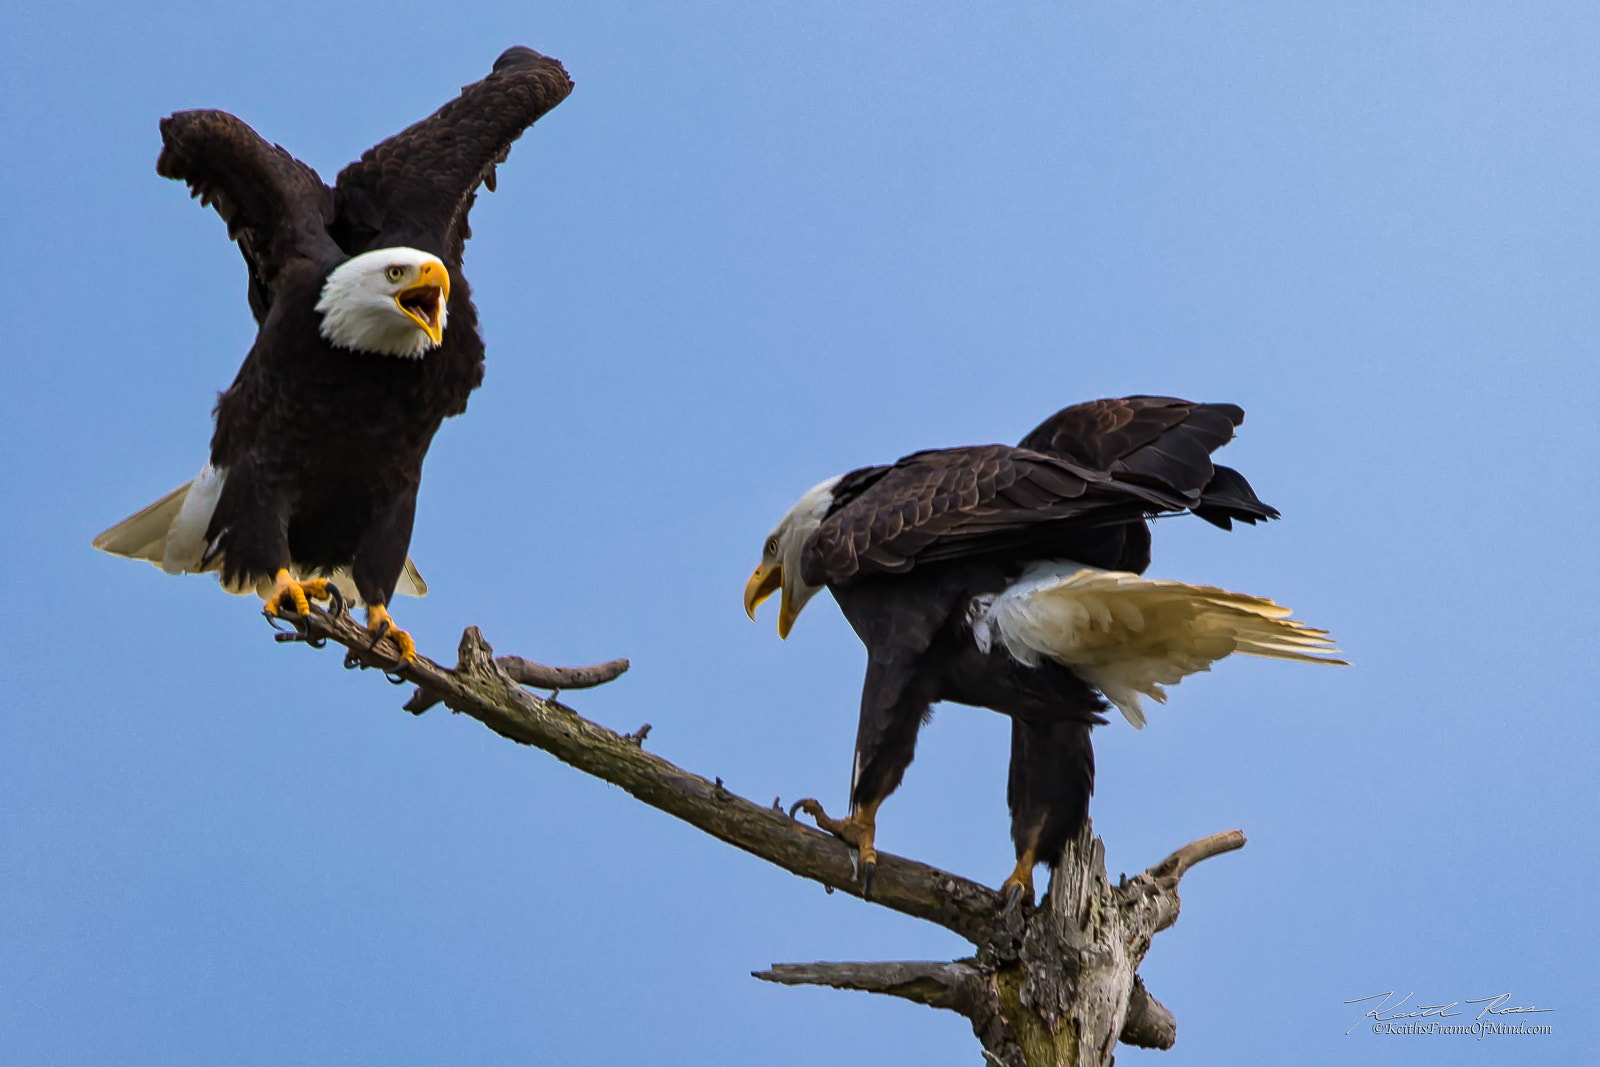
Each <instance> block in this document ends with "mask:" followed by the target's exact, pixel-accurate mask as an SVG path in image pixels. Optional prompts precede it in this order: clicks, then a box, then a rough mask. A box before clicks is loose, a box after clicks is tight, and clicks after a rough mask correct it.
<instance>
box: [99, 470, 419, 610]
mask: <svg viewBox="0 0 1600 1067" xmlns="http://www.w3.org/2000/svg"><path fill="white" fill-rule="evenodd" d="M225 478H226V473H225V472H224V471H220V470H218V469H217V468H215V467H213V466H211V465H210V464H207V465H206V466H205V467H203V468H201V470H200V473H199V474H198V475H196V476H195V477H194V478H193V479H191V480H190V481H187V482H184V483H183V484H182V485H180V486H178V488H176V489H174V490H173V491H172V492H170V493H168V494H167V495H166V496H164V497H162V498H161V499H160V500H157V501H156V502H155V503H154V504H151V505H150V506H149V507H146V508H142V509H140V510H139V511H137V512H135V513H134V514H133V515H130V516H129V517H128V518H126V519H123V520H122V521H121V522H119V523H117V524H116V525H115V526H113V527H111V528H110V529H109V530H105V531H103V532H102V533H101V534H100V535H99V536H98V537H96V538H95V539H94V547H95V548H97V549H99V550H100V551H101V552H109V553H110V554H111V555H113V556H124V557H126V558H128V559H142V560H144V561H145V562H147V563H151V564H154V565H155V566H157V567H160V568H161V569H162V570H164V571H166V572H167V573H168V574H197V573H202V572H205V571H216V570H221V569H222V557H221V555H220V554H219V555H216V556H213V557H212V558H211V559H209V560H207V559H204V555H205V548H206V545H205V534H206V530H207V528H208V527H209V526H210V524H211V513H212V512H213V511H214V510H215V509H216V506H217V498H218V497H220V496H221V495H222V483H223V481H224V480H225ZM291 571H292V573H293V574H294V577H295V579H296V580H298V581H303V580H305V579H309V578H314V577H316V576H317V575H316V574H315V573H314V572H312V571H310V570H302V569H301V568H299V567H294V568H291ZM329 577H330V579H331V580H332V581H333V583H334V584H335V585H337V586H338V587H339V591H340V592H341V593H344V594H345V598H346V599H347V600H350V601H352V602H354V603H358V604H359V603H360V602H361V598H360V595H359V594H358V593H357V592H356V585H355V580H354V579H353V578H352V577H351V576H350V569H349V568H348V567H342V568H340V569H339V570H338V571H336V572H334V573H333V574H332V575H330V576H329ZM268 585H269V586H270V581H269V582H268ZM224 588H227V589H228V592H230V593H239V594H244V593H251V592H256V591H257V590H256V587H255V586H254V585H242V586H240V587H238V588H230V587H226V586H225V587H224ZM395 593H396V594H398V595H402V596H415V597H422V596H427V595H428V583H427V582H425V581H423V580H422V575H421V574H419V573H418V572H417V565H416V564H415V563H413V562H411V557H410V556H407V557H406V565H405V568H404V569H403V570H402V571H401V572H400V579H399V581H398V582H396V583H395Z"/></svg>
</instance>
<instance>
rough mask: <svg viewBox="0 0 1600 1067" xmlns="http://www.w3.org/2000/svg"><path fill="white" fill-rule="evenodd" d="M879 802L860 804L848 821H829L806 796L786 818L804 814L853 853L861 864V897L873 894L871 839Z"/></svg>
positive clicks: (875, 864)
mask: <svg viewBox="0 0 1600 1067" xmlns="http://www.w3.org/2000/svg"><path fill="white" fill-rule="evenodd" d="M880 803H882V801H873V802H872V803H871V804H866V805H863V806H861V807H859V808H857V809H856V810H854V811H852V812H851V813H850V817H849V818H848V819H835V818H831V817H830V816H829V815H828V813H827V812H826V811H824V810H823V808H822V802H821V801H819V800H817V799H815V798H813V797H806V798H805V799H804V800H799V801H796V802H795V803H794V806H793V807H791V808H790V809H789V817H790V818H791V819H792V818H794V813H795V812H796V811H803V812H805V813H806V814H807V815H809V816H811V817H812V818H813V819H815V820H816V821H817V829H819V830H825V831H827V832H828V833H830V834H832V835H833V836H834V837H837V838H838V839H839V840H841V841H843V842H844V843H845V844H847V845H849V846H850V847H851V848H853V849H855V850H856V853H857V855H858V857H859V859H860V864H861V896H862V897H863V898H866V897H869V896H871V895H872V876H873V874H874V873H876V871H877V869H878V850H877V849H876V848H874V847H873V840H874V838H875V837H876V836H877V832H878V821H877V818H878V805H879V804H880Z"/></svg>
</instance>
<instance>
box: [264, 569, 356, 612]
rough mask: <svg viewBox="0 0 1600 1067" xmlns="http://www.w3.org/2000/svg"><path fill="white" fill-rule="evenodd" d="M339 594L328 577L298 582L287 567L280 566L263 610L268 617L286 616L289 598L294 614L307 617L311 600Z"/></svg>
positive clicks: (324, 598)
mask: <svg viewBox="0 0 1600 1067" xmlns="http://www.w3.org/2000/svg"><path fill="white" fill-rule="evenodd" d="M337 594H338V590H336V589H334V587H333V583H332V582H330V581H328V579H326V578H313V579H312V580H311V581H309V582H297V581H295V580H294V579H293V578H292V577H290V576H289V572H288V570H287V569H283V568H280V569H279V570H278V576H277V578H276V579H275V580H274V583H273V587H272V592H270V593H268V594H267V596H266V598H265V599H266V604H265V605H264V606H263V607H262V609H261V612H262V614H263V615H266V616H267V617H268V618H280V619H281V618H284V617H285V616H284V612H283V607H284V601H285V600H287V601H288V602H289V604H290V605H292V606H293V608H294V614H295V615H296V616H298V617H299V618H302V619H303V618H305V617H306V616H307V615H310V614H311V601H313V600H332V599H333V598H334V597H335V596H336V595H337Z"/></svg>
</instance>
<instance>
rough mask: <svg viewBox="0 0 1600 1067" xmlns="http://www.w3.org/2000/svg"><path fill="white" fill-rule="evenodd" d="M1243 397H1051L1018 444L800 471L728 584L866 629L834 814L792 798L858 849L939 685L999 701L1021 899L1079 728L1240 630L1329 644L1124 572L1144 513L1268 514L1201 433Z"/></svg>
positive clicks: (1078, 775)
mask: <svg viewBox="0 0 1600 1067" xmlns="http://www.w3.org/2000/svg"><path fill="white" fill-rule="evenodd" d="M1243 419H1244V412H1243V411H1242V410H1240V409H1239V408H1237V407H1235V406H1234V405H1232V404H1197V403H1192V402H1190V401H1186V400H1176V399H1172V398H1169V397H1153V396H1133V397H1126V398H1123V399H1117V400H1095V401H1091V402H1089V403H1086V404H1078V405H1076V406H1074V407H1069V408H1066V409H1064V410H1062V411H1059V412H1057V413H1056V414H1055V415H1053V416H1051V417H1050V418H1049V419H1047V420H1046V421H1045V422H1044V423H1043V424H1042V425H1040V426H1039V427H1037V428H1036V429H1034V430H1033V432H1031V433H1030V434H1028V436H1026V437H1024V438H1023V439H1022V441H1021V443H1020V444H1019V445H1017V446H1016V447H1011V446H1009V445H975V446H971V447H965V448H944V449H936V450H932V451H926V452H916V453H913V454H912V455H909V456H906V457H904V458H903V459H901V460H899V461H898V462H896V463H892V464H889V465H887V466H881V467H863V468H862V469H860V470H856V471H852V472H850V473H849V474H844V475H841V476H839V477H836V478H830V479H828V480H827V481H825V482H823V483H821V484H820V485H817V486H815V487H814V488H812V489H810V490H809V491H807V492H806V493H805V495H803V496H802V497H801V498H800V500H799V502H798V503H796V504H795V506H794V507H793V508H791V509H790V511H789V513H788V514H787V515H785V516H784V517H783V519H782V520H781V521H780V522H779V523H778V525H777V527H776V528H775V529H773V531H772V533H771V534H770V535H769V536H768V538H767V541H766V545H765V547H764V548H763V551H762V554H761V563H760V565H758V566H757V567H756V569H755V573H753V574H752V575H751V576H750V580H749V582H748V583H747V584H746V585H745V591H744V604H745V610H746V611H747V612H748V613H749V614H750V617H751V618H752V619H753V618H755V609H756V606H757V605H759V604H760V603H761V602H762V601H763V600H765V599H766V598H767V597H769V596H771V595H772V594H773V593H775V592H781V596H780V602H779V607H778V635H779V636H780V637H787V636H788V634H789V631H790V629H791V628H792V627H793V626H794V622H795V619H796V618H797V617H798V616H799V614H800V611H801V609H803V608H804V607H805V605H806V603H807V601H809V600H810V599H811V598H812V597H813V596H815V595H816V594H817V593H818V592H820V591H821V590H822V589H823V588H827V589H828V590H829V591H830V592H831V593H833V598H834V600H835V601H837V602H838V604H839V608H840V610H841V611H843V612H844V615H845V618H846V619H848V620H849V621H850V625H851V626H852V627H853V628H854V629H855V632H856V635H857V636H858V637H860V639H861V642H862V644H864V645H866V647H867V673H866V679H865V681H864V683H863V684H862V689H861V718H860V723H859V726H858V727H857V732H856V748H855V759H854V762H853V764H852V768H851V773H850V793H849V798H850V814H849V815H848V816H847V817H845V818H834V817H831V816H829V815H828V814H827V812H826V810H825V809H824V808H823V807H822V805H821V804H820V803H819V802H818V801H817V800H815V799H814V798H807V799H805V800H802V801H800V802H799V803H798V804H796V805H795V807H796V808H803V809H804V810H805V811H806V812H807V813H808V814H810V815H811V816H812V817H813V818H815V819H816V820H817V825H818V826H820V827H822V828H823V829H824V830H827V831H829V832H830V833H833V834H834V835H836V836H838V837H840V838H841V839H843V840H844V841H845V842H847V843H848V844H850V845H851V846H852V847H854V848H856V849H857V850H858V852H859V857H860V861H861V869H862V871H863V875H862V877H863V883H864V889H865V890H868V891H870V888H871V884H872V872H873V868H874V866H875V863H876V857H877V853H876V850H875V836H876V819H877V811H878V808H879V806H880V805H881V804H882V803H883V802H884V800H885V799H887V798H888V796H889V795H890V794H891V793H893V792H894V791H895V789H896V788H898V787H899V785H900V780H901V778H902V777H903V776H904V774H905V772H906V768H907V767H908V766H910V764H911V759H912V756H913V755H914V753H915V751H916V744H917V734H918V732H919V731H920V730H921V729H922V727H923V725H924V724H925V723H926V722H927V720H928V716H929V714H930V709H931V708H932V706H933V705H934V704H935V703H936V702H938V701H942V700H947V701H951V702H954V703H957V704H970V705H974V706H977V707H984V708H990V709H992V710H994V711H997V712H1000V713H1001V714H1003V715H1006V716H1008V717H1009V718H1010V719H1011V771H1010V779H1009V782H1008V784H1007V788H1006V800H1007V803H1008V805H1009V807H1010V809H1011V838H1012V842H1013V844H1014V845H1015V847H1016V856H1017V865H1016V867H1015V869H1014V870H1013V871H1012V872H1011V874H1010V875H1009V876H1008V877H1007V878H1006V880H1005V882H1004V883H1002V885H1001V895H1002V896H1003V897H1004V898H1005V900H1006V907H1007V909H1008V910H1009V909H1010V908H1012V907H1015V906H1016V904H1017V902H1018V901H1019V900H1021V899H1024V898H1026V899H1029V900H1031V899H1032V896H1033V868H1034V866H1035V865H1036V864H1038V863H1047V864H1050V865H1052V866H1053V865H1054V864H1055V863H1056V862H1057V861H1058V860H1059V859H1060V858H1061V853H1062V850H1063V849H1064V848H1065V846H1066V843H1067V841H1069V840H1071V839H1072V838H1073V837H1075V836H1076V835H1077V833H1078V831H1079V830H1080V829H1081V828H1082V826H1083V823H1084V820H1085V819H1087V818H1088V813H1089V798H1090V796H1091V795H1092V794H1093V792H1094V749H1093V747H1092V745H1091V743H1090V737H1089V733H1090V730H1091V729H1093V728H1094V727H1095V726H1097V725H1103V724H1104V723H1105V721H1106V720H1105V719H1104V718H1102V717H1101V715H1100V712H1101V711H1103V710H1105V709H1106V702H1107V701H1109V702H1110V703H1112V704H1115V705H1116V706H1117V708H1118V709H1119V710H1120V711H1121V712H1122V714H1123V715H1124V716H1125V717H1126V718H1127V720H1128V721H1129V722H1130V723H1132V724H1133V725H1134V727H1136V728H1138V727H1142V726H1143V725H1144V723H1145V715H1144V708H1143V703H1142V700H1143V698H1145V697H1149V698H1150V699H1152V700H1155V701H1158V702H1161V701H1165V700H1166V693H1165V690H1164V689H1163V688H1162V687H1163V686H1167V685H1173V684H1176V683H1177V682H1179V681H1180V680H1182V679H1183V678H1184V677H1186V676H1187V675H1190V674H1193V673H1195V672H1197V671H1204V670H1209V669H1210V668H1211V665H1212V664H1213V663H1214V662H1216V661H1217V660H1220V659H1222V658H1223V657H1225V656H1227V655H1229V654H1231V653H1234V652H1240V653H1244V654H1247V655H1253V656H1267V657H1271V658H1276V659H1287V660H1298V661H1301V662H1320V663H1338V662H1342V661H1340V660H1335V659H1333V658H1332V656H1331V654H1332V653H1333V652H1335V651H1336V649H1334V648H1333V646H1332V642H1331V641H1330V640H1329V639H1328V635H1327V633H1326V632H1324V631H1322V630H1316V629H1313V628H1311V627H1309V626H1306V625H1305V624H1303V623H1301V622H1298V621H1296V620H1294V619H1292V618H1290V617H1289V611H1288V609H1286V608H1283V607H1280V606H1278V605H1277V604H1274V603H1273V602H1272V601H1270V600H1263V599H1260V598H1258V597H1253V596H1246V595H1244V594H1241V593H1231V592H1228V591H1227V590H1224V589H1217V588H1214V587H1211V586H1196V585H1188V584H1185V583H1183V582H1175V581H1160V580H1154V579H1148V578H1144V577H1141V575H1142V574H1143V573H1144V570H1145V568H1146V567H1148V566H1149V564H1150V525H1149V520H1150V519H1151V518H1153V517H1156V516H1159V515H1171V514H1181V513H1184V512H1188V513H1192V514H1194V515H1197V516H1199V517H1200V518H1202V519H1205V520H1206V521H1207V522H1210V523H1212V524H1214V525H1216V526H1220V527H1221V528H1223V529H1229V528H1231V526H1232V524H1233V522H1234V521H1235V520H1238V521H1241V522H1245V523H1255V522H1258V521H1260V520H1263V519H1272V518H1276V517H1277V515H1278V513H1277V511H1275V510H1274V509H1272V508H1271V507H1268V506H1267V505H1266V504H1263V503H1262V502H1261V501H1260V500H1259V499H1258V498H1257V497H1256V494H1255V492H1254V490H1252V489H1251V488H1250V483H1249V482H1247V481H1245V479H1244V477H1243V476H1242V475H1240V474H1239V473H1238V472H1237V471H1235V470H1232V469H1230V468H1228V467H1223V466H1218V465H1216V464H1213V463H1212V461H1211V453H1212V452H1214V451H1215V450H1216V449H1218V448H1220V447H1222V446H1223V445H1225V444H1227V443H1228V441H1229V440H1231V439H1232V437H1233V431H1234V428H1235V427H1237V426H1238V425H1239V423H1240V422H1242V421H1243Z"/></svg>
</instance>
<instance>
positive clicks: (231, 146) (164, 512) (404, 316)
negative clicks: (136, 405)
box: [94, 47, 572, 662]
mask: <svg viewBox="0 0 1600 1067" xmlns="http://www.w3.org/2000/svg"><path fill="white" fill-rule="evenodd" d="M571 91H572V80H571V79H570V78H569V77H568V76H567V72H566V70H564V69H563V68H562V66H561V64H560V63H559V62H557V61H556V60H554V59H550V58H548V57H546V56H542V55H540V54H539V53H537V52H535V51H533V50H532V49H529V48H520V47H518V48H512V49H509V50H508V51H506V52H505V53H504V54H503V55H501V56H500V58H499V59H498V60H496V61H495V64H494V69H493V70H492V71H491V72H490V73H489V75H488V77H486V78H484V79H483V80H482V81H480V82H476V83H474V84H472V85H469V86H467V87H466V88H464V89H462V90H461V95H460V96H459V97H458V98H456V99H455V100H453V101H451V102H450V103H448V104H446V105H444V107H442V108H440V109H439V110H438V111H436V112H434V113H433V114H432V115H431V116H429V117H428V118H426V119H423V120H422V121H421V122H419V123H417V124H416V125H414V126H411V127H409V128H408V129H406V130H403V131H401V132H400V133H398V134H396V135H395V136H393V137H391V138H389V139H388V140H387V141H384V142H382V143H381V144H379V145H377V146H375V147H373V148H371V149H369V150H368V151H367V152H366V153H365V154H364V155H362V157H361V158H360V159H359V160H357V161H356V162H354V163H352V164H350V165H349V166H348V167H346V168H345V169H344V170H343V171H341V172H340V173H339V177H338V179H337V181H336V182H335V183H334V186H333V187H332V188H331V189H330V188H329V187H328V186H327V185H325V184H323V182H322V180H321V178H319V177H318V176H317V173H316V171H314V170H312V169H311V168H310V167H309V166H307V165H306V164H304V163H302V162H300V160H298V159H296V158H294V157H293V156H292V155H290V154H289V153H288V152H286V151H285V150H284V149H283V148H281V147H279V146H277V145H272V144H268V143H267V142H266V141H264V140H263V139H262V138H261V137H260V136H258V135H257V134H256V132H255V131H254V130H252V129H251V128H250V127H249V126H248V125H246V124H245V123H244V122H242V121H240V120H239V119H237V118H235V117H234V116H232V115H229V114H227V113H226V112H222V111H180V112H178V113H177V114H174V115H171V116H169V117H167V118H165V119H163V120H162V121H161V140H162V149H161V156H160V158H159V159H158V160H157V162H156V173H158V174H160V175H161V176H162V177H165V178H175V179H179V180H182V181H184V182H186V183H187V184H188V186H189V189H190V193H191V195H193V196H196V197H199V198H200V202H201V203H202V204H209V205H212V206H214V207H215V208H216V209H217V213H218V214H219V215H221V216H222V219H223V221H224V222H226V223H227V226H228V236H229V237H231V238H233V240H234V241H235V242H237V244H238V246H239V251H240V252H241V253H243V255H244V261H245V266H246V267H247V268H248V273H249V301H250V310H251V312H252V313H253V314H254V316H255V320H256V325H257V329H258V333H257V335H256V340H255V344H254V345H253V346H252V347H251V349H250V352H249V354H248V355H247V356H246V357H245V361H244V365H243V366H242V367H240V369H239V374H238V376H237V377H236V378H235V379H234V382H233V384H232V385H231V386H229V387H228V389H227V390H226V391H224V392H223V393H222V394H221V395H220V396H219V397H218V399H217V405H216V411H215V417H216V429H215V432H214V433H213V434H212V437H211V456H210V460H209V461H208V462H207V463H206V465H205V466H204V467H203V468H201V470H200V473H199V474H198V475H197V476H195V478H193V479H192V480H191V481H189V482H187V483H186V484H184V485H182V486H180V487H179V488H178V489H176V490H174V491H173V492H171V493H168V494H167V495H166V496H164V497H162V498H161V499H160V500H158V501H156V502H155V503H154V504H151V505H150V506H149V507H147V508H145V509H144V510H142V511H140V512H139V513H138V514H136V515H134V516H133V517H131V518H129V519H127V520H125V521H123V522H121V523H118V524H117V525H116V526H113V527H112V528H111V529H109V530H107V531H105V532H104V533H102V534H101V535H100V536H99V537H97V538H95V541H94V546H95V547H96V548H98V549H101V550H103V551H106V552H110V553H113V554H115V555H120V556H127V557H130V558H133V559H143V560H148V561H150V562H151V563H154V564H156V565H157V566H159V567H161V568H162V569H163V570H165V571H166V572H168V573H170V574H187V573H198V572H209V571H214V572H217V573H218V574H219V575H220V577H221V580H222V583H223V585H224V587H225V588H227V589H228V590H230V591H232V592H237V593H245V592H249V591H251V590H255V591H256V592H258V593H259V594H260V595H261V596H262V598H263V599H264V600H265V601H266V610H267V612H268V613H269V614H271V615H283V614H286V613H288V612H291V611H292V612H294V613H297V614H299V615H302V616H303V615H305V614H306V612H307V611H308V610H309V601H310V600H335V601H336V602H337V601H338V600H339V599H340V596H341V593H340V591H341V590H343V591H344V593H346V594H353V595H354V596H355V597H356V598H357V599H359V600H360V602H361V603H362V604H364V605H365V607H366V610H367V628H368V630H369V631H370V632H371V633H372V635H373V639H372V645H373V646H374V647H376V645H377V643H378V642H379V641H380V640H381V639H382V638H383V636H384V635H385V634H387V635H388V636H389V638H390V639H391V640H393V641H394V643H395V645H396V647H397V648H398V649H399V651H400V656H401V660H402V662H404V661H409V660H411V659H412V658H414V657H415V655H416V646H415V644H414V643H413V642H412V640H411V638H410V637H409V636H408V635H407V634H406V633H405V631H403V630H400V629H397V628H395V627H394V626H393V624H392V622H391V620H390V617H389V612H388V604H389V601H390V599H391V598H392V597H393V596H394V594H395V592H396V591H397V589H398V590H399V591H403V592H407V593H410V594H412V595H416V596H421V595H422V594H423V593H424V592H425V591H426V587H425V586H424V585H423V583H422V580H421V578H420V577H419V576H418V575H417V573H416V570H415V569H414V568H413V567H412V566H411V561H410V559H409V558H408V557H407V551H408V549H409V547H410V543H411V525H412V519H413V517H414V515H415V512H416V504H417V487H418V485H419V483H420V481H421V478H422V461H423V457H424V456H425V455H426V454H427V451H428V445H429V444H430V443H431V442H432V440H433V435H434V433H435V432H436V431H437V430H438V429H439V424H440V423H441V422H442V421H443V420H445V419H447V418H449V417H450V416H452V415H459V414H461V413H462V412H463V411H465V410H466V407H467V397H468V395H469V394H470V393H471V392H472V391H473V390H474V389H476V388H477V387H478V385H479V384H480V383H481V382H482V381H483V340H482V338H481V337H480V335H479V333H478V314H477V310H476V308H474V307H473V304H472V299H471V294H470V291H469V289H468V286H467V281H466V279H465V278H464V277H463V276H462V274H461V254H462V249H463V246H464V245H465V243H466V240H467V238H468V237H469V236H471V231H470V230H469V228H468V226H467V213H468V211H469V210H470V209H471V207H472V204H473V201H474V200H475V199H476V197H477V190H478V186H479V185H483V186H486V187H487V188H488V189H489V190H490V191H491V192H492V191H493V190H494V187H495V167H496V165H497V164H500V163H503V162H504V161H505V159H506V156H507V153H508V152H509V151H510V149H511V144H512V142H513V141H515V140H516V139H517V138H518V137H520V136H521V135H522V133H523V131H525V130H526V129H527V128H528V127H529V126H531V125H532V124H533V123H534V122H535V121H536V120H537V119H539V117H540V116H542V115H543V114H544V113H545V112H547V111H549V110H550V109H551V108H553V107H555V106H556V105H557V104H559V103H560V102H561V101H562V100H564V99H565V98H566V96H567V94H568V93H570V92H571Z"/></svg>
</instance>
